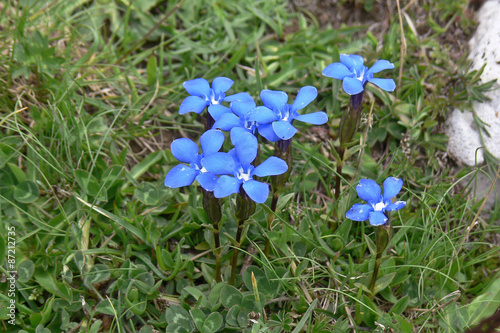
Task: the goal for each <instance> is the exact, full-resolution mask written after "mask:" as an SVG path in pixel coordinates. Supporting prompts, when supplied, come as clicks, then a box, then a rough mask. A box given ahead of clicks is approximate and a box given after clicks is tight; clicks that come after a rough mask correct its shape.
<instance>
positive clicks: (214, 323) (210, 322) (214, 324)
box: [203, 312, 222, 332]
mask: <svg viewBox="0 0 500 333" xmlns="http://www.w3.org/2000/svg"><path fill="white" fill-rule="evenodd" d="M221 325H222V315H221V314H220V313H218V312H214V313H211V314H210V315H209V316H208V317H207V319H205V322H204V323H203V326H205V327H207V328H208V329H209V330H210V332H216V331H217V330H218V329H219V328H220V327H221Z"/></svg>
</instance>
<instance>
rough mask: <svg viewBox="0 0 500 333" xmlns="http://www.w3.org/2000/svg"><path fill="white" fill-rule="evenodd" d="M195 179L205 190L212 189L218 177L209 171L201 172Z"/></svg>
mask: <svg viewBox="0 0 500 333" xmlns="http://www.w3.org/2000/svg"><path fill="white" fill-rule="evenodd" d="M196 180H197V181H198V183H200V185H201V187H203V189H205V190H206V191H213V190H214V188H215V185H217V181H218V180H219V177H217V176H216V175H214V174H213V173H211V172H202V173H200V174H199V175H198V176H196Z"/></svg>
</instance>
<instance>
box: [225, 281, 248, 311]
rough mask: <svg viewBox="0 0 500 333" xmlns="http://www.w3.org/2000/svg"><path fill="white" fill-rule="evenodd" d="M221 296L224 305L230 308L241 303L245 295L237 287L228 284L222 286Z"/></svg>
mask: <svg viewBox="0 0 500 333" xmlns="http://www.w3.org/2000/svg"><path fill="white" fill-rule="evenodd" d="M220 298H221V301H222V305H224V306H225V307H226V308H228V309H229V308H231V307H232V306H234V305H237V304H238V305H239V304H241V300H242V299H243V295H242V294H241V292H240V291H239V290H238V289H236V288H235V287H233V286H230V285H226V286H225V287H224V288H222V291H221V294H220Z"/></svg>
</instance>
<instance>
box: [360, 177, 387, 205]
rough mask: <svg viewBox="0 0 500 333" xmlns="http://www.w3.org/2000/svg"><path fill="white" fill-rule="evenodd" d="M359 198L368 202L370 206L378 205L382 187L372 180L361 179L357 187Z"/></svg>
mask: <svg viewBox="0 0 500 333" xmlns="http://www.w3.org/2000/svg"><path fill="white" fill-rule="evenodd" d="M356 192H357V193H358V197H360V198H361V199H362V200H364V201H366V202H368V203H369V204H376V203H378V202H379V201H380V199H381V198H380V192H381V190H380V186H378V184H377V183H376V182H375V181H374V180H371V179H361V180H360V181H359V184H358V186H356Z"/></svg>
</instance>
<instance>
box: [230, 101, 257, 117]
mask: <svg viewBox="0 0 500 333" xmlns="http://www.w3.org/2000/svg"><path fill="white" fill-rule="evenodd" d="M254 107H255V102H254V101H253V100H252V101H251V102H244V101H234V102H232V103H231V111H232V112H233V113H234V114H235V115H237V116H238V117H240V118H245V116H246V115H247V114H248V113H249V112H250V111H251V110H252V109H253V108H254Z"/></svg>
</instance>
